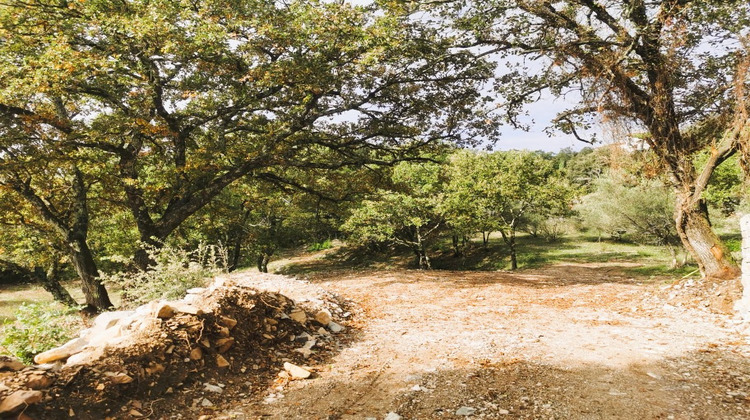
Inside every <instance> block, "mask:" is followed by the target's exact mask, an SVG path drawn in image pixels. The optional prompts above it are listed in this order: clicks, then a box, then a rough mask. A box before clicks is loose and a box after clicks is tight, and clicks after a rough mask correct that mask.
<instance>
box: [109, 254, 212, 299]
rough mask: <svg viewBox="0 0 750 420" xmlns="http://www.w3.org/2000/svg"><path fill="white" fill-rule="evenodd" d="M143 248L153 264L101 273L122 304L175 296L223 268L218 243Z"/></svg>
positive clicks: (198, 284) (202, 283) (198, 285)
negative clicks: (118, 293)
mask: <svg viewBox="0 0 750 420" xmlns="http://www.w3.org/2000/svg"><path fill="white" fill-rule="evenodd" d="M147 251H148V254H149V257H150V258H151V261H153V262H154V264H152V265H151V266H149V267H148V268H147V269H146V270H138V271H134V272H133V271H125V272H118V273H113V274H108V275H104V276H102V280H103V281H104V283H105V284H111V285H115V286H116V287H119V288H121V289H122V291H123V293H122V304H123V306H138V305H142V304H144V303H147V302H151V301H152V300H158V299H179V298H181V297H183V296H185V293H186V292H187V290H188V289H191V288H193V287H203V286H205V285H206V282H207V279H208V278H210V277H213V276H215V275H217V274H219V273H223V272H226V261H227V258H226V253H225V251H224V249H223V248H222V247H220V246H215V245H205V244H199V245H198V248H197V249H195V250H193V251H187V250H184V249H179V248H174V247H170V246H166V245H165V246H164V247H162V248H156V247H149V248H148V249H147Z"/></svg>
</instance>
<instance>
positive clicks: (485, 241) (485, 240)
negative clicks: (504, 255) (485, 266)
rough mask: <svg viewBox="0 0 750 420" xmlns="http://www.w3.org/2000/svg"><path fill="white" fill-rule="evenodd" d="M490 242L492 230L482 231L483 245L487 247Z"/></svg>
mask: <svg viewBox="0 0 750 420" xmlns="http://www.w3.org/2000/svg"><path fill="white" fill-rule="evenodd" d="M489 244H490V232H485V231H482V246H484V249H487V248H488V246H489Z"/></svg>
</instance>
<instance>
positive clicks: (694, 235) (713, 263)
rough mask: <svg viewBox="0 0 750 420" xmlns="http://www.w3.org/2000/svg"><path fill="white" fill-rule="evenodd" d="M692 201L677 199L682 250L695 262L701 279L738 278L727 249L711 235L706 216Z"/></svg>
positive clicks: (702, 208) (677, 222)
mask: <svg viewBox="0 0 750 420" xmlns="http://www.w3.org/2000/svg"><path fill="white" fill-rule="evenodd" d="M692 202H693V200H690V198H689V197H685V196H684V195H678V197H677V211H676V217H675V221H676V224H677V233H678V234H679V235H680V239H681V240H682V243H683V245H685V249H687V250H688V252H690V255H692V257H693V259H694V260H695V261H696V262H697V263H698V268H699V269H700V272H701V274H702V275H703V277H706V278H711V279H733V278H737V277H738V276H739V275H740V270H739V267H738V266H737V263H735V261H734V259H733V258H732V255H731V254H730V253H729V250H728V249H727V247H726V246H725V245H724V244H723V243H722V241H721V239H719V237H718V236H717V235H716V233H714V231H713V229H712V228H711V223H710V222H709V220H708V214H707V213H706V212H705V209H704V207H703V206H702V205H701V204H700V201H699V202H698V204H691V203H692Z"/></svg>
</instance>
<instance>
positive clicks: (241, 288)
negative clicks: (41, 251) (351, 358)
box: [0, 275, 349, 418]
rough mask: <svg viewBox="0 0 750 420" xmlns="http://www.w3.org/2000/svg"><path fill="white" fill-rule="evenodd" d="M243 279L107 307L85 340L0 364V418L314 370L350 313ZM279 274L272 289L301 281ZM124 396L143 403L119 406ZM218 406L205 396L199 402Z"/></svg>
mask: <svg viewBox="0 0 750 420" xmlns="http://www.w3.org/2000/svg"><path fill="white" fill-rule="evenodd" d="M245 276H246V277H236V276H235V277H223V278H218V279H216V280H215V281H214V283H213V284H212V285H211V286H210V287H207V288H197V289H191V290H190V291H189V293H188V294H187V296H186V297H185V298H184V299H182V300H179V301H169V302H164V301H160V302H152V303H150V304H147V305H144V306H141V307H139V308H137V309H135V310H131V311H115V312H107V313H103V314H101V315H99V316H98V317H97V318H96V319H95V320H94V322H93V325H92V326H91V328H89V329H87V330H84V331H82V332H81V333H80V335H79V337H77V338H75V339H73V340H71V341H69V342H68V343H66V344H64V345H62V346H60V347H58V348H55V349H52V350H49V351H47V352H44V353H41V354H39V355H37V356H36V357H35V359H34V361H35V363H36V365H35V366H28V367H27V366H23V364H21V363H20V362H17V361H14V360H10V359H8V360H6V361H4V362H2V363H1V364H0V367H1V368H0V370H5V371H6V372H7V374H4V376H0V401H2V403H1V404H0V407H1V408H0V416H3V415H7V414H13V413H19V412H21V411H24V412H26V413H27V414H31V415H33V414H34V412H35V410H36V412H37V413H41V416H42V417H45V418H51V417H54V416H74V417H76V418H104V417H106V418H117V416H118V415H125V416H126V417H127V416H130V417H133V416H136V417H137V414H136V413H141V411H142V410H140V411H139V408H138V407H142V406H143V403H142V402H141V401H149V400H150V401H154V400H156V399H157V398H158V399H164V398H165V396H166V397H169V396H170V395H173V396H175V398H177V397H180V398H185V399H190V398H191V397H192V396H191V394H196V393H198V392H205V389H206V388H205V383H204V382H205V380H206V378H207V377H214V378H215V377H217V376H230V375H232V374H246V373H247V374H252V375H253V377H255V378H258V382H259V383H262V382H263V380H261V379H262V378H263V377H266V379H265V383H268V378H274V377H276V378H278V377H280V376H281V377H285V379H286V380H299V379H306V378H309V377H311V376H313V373H312V371H313V370H314V369H313V368H310V367H308V366H301V365H305V364H308V363H312V364H314V362H315V359H316V357H317V356H320V355H321V353H325V351H326V350H328V349H331V348H335V347H337V343H336V338H335V334H336V333H341V332H342V331H344V329H345V328H344V327H343V326H342V325H341V324H340V323H337V322H335V321H334V317H336V318H337V319H342V318H345V317H348V316H349V314H348V313H346V312H345V311H344V310H343V309H342V307H341V306H340V305H339V303H337V301H336V299H335V297H333V296H331V295H329V294H321V293H318V294H317V296H313V297H312V298H310V299H304V300H306V302H304V303H302V302H301V303H300V304H298V303H296V302H295V301H294V300H292V299H291V298H289V297H287V296H285V295H282V294H279V293H274V292H269V291H267V290H259V289H257V288H255V287H256V286H258V284H257V281H253V280H252V279H250V278H247V275H245ZM277 277H279V278H276V279H272V280H274V281H276V286H278V284H283V285H284V287H292V288H294V284H293V283H294V282H296V280H293V279H288V278H283V277H281V276H277ZM243 280H245V281H243ZM264 282H266V283H268V282H269V278H268V276H267V275H266V277H265V278H264ZM272 283H273V282H271V283H269V284H272ZM302 286H304V287H303V289H304V288H305V287H309V285H304V284H303V285H302ZM275 288H276V289H280V288H281V287H275ZM305 290H306V291H308V289H305ZM295 359H296V360H295ZM300 362H301V363H300ZM212 389H213V388H212ZM216 389H219V388H216ZM127 400H132V401H138V403H137V404H135V405H132V404H131V405H130V406H123V405H122V404H123V401H127ZM206 401H208V400H206ZM212 401H213V400H212ZM182 403H184V402H181V404H182ZM212 404H213V403H211V404H207V403H205V402H203V400H202V399H201V402H200V403H199V404H198V408H199V409H200V408H207V407H210V406H211V405H212ZM152 405H153V404H152ZM29 406H35V407H32V408H33V409H32V410H28V407H29ZM151 409H152V411H153V407H151ZM165 410H168V408H165ZM102 413H104V415H102Z"/></svg>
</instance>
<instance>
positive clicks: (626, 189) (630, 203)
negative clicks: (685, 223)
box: [577, 171, 680, 267]
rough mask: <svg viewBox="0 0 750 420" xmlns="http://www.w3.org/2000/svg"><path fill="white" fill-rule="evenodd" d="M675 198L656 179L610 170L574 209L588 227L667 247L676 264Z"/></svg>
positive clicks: (677, 241)
mask: <svg viewBox="0 0 750 420" xmlns="http://www.w3.org/2000/svg"><path fill="white" fill-rule="evenodd" d="M674 200H675V197H674V193H673V192H672V191H671V190H670V188H669V187H668V185H666V184H665V183H664V182H663V181H661V180H660V179H658V178H653V179H647V178H643V177H638V176H628V175H627V174H624V173H622V172H618V171H610V172H608V173H607V174H605V175H602V176H601V177H599V178H598V179H597V180H596V181H595V182H594V191H593V192H592V193H590V194H588V195H586V196H584V197H583V198H582V199H581V203H580V204H578V206H577V210H578V211H579V212H580V214H581V217H582V219H583V221H584V224H585V225H586V226H587V227H589V228H593V229H597V230H599V231H602V232H607V233H609V234H611V235H613V236H616V237H620V236H622V235H625V236H627V237H628V238H629V239H631V240H633V241H635V242H637V243H644V244H652V245H661V246H666V247H667V248H668V249H669V251H670V253H671V254H672V266H673V267H676V266H677V251H676V250H677V247H679V246H680V237H679V236H678V235H677V230H676V229H675V225H674V220H673V215H674Z"/></svg>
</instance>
